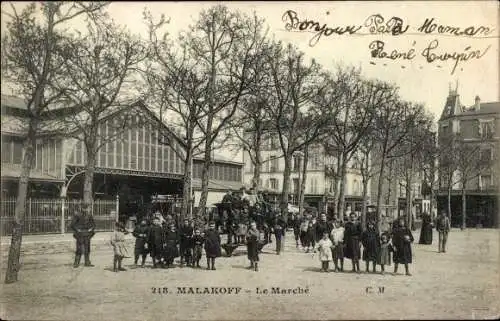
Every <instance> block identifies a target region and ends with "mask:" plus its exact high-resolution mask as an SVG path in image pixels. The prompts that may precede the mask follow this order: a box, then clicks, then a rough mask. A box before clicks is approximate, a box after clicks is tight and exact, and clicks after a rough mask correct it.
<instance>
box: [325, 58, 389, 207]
mask: <svg viewBox="0 0 500 321" xmlns="http://www.w3.org/2000/svg"><path fill="white" fill-rule="evenodd" d="M390 95H391V88H390V86H388V85H387V84H385V83H383V82H378V81H372V80H365V79H362V77H361V70H359V69H356V68H354V67H348V68H345V67H342V66H339V67H338V68H337V71H336V73H335V74H334V75H332V78H330V80H329V90H328V94H327V95H325V96H324V97H325V99H324V100H323V101H322V102H321V105H322V106H323V107H324V108H330V109H331V110H332V111H333V113H334V117H332V120H333V121H332V123H331V125H330V126H329V130H328V135H327V137H328V138H329V139H328V140H326V142H325V144H326V151H327V154H329V155H336V156H337V157H338V167H339V168H338V193H337V197H338V198H337V213H338V214H339V215H342V214H343V212H344V203H345V199H344V193H345V179H346V174H347V166H348V164H349V161H350V160H351V158H352V157H353V155H354V154H355V153H356V151H357V149H358V147H359V144H360V142H361V140H362V139H363V138H364V137H365V136H366V135H367V134H368V130H369V129H370V128H371V127H372V120H373V119H374V117H375V114H376V112H375V111H376V110H377V109H378V108H379V107H380V106H382V105H383V104H385V103H386V102H387V99H388V97H389V96H390ZM319 97H320V98H321V97H322V96H319Z"/></svg>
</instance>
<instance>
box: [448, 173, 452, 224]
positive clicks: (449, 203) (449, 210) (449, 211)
mask: <svg viewBox="0 0 500 321" xmlns="http://www.w3.org/2000/svg"><path fill="white" fill-rule="evenodd" d="M452 188H453V185H452V181H451V179H448V190H447V192H448V200H447V201H448V203H447V205H448V206H447V207H448V208H447V210H448V218H449V219H450V222H451V190H452Z"/></svg>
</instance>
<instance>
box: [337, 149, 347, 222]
mask: <svg viewBox="0 0 500 321" xmlns="http://www.w3.org/2000/svg"><path fill="white" fill-rule="evenodd" d="M341 159H342V164H341V166H340V173H339V194H338V200H337V211H338V213H339V215H341V218H342V220H343V218H344V211H345V181H346V174H347V157H346V155H345V153H344V154H342V156H341Z"/></svg>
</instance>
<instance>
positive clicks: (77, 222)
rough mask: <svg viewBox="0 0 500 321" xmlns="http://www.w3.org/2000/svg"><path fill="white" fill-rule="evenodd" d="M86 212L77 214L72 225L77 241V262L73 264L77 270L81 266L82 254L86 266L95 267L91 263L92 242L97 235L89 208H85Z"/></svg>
mask: <svg viewBox="0 0 500 321" xmlns="http://www.w3.org/2000/svg"><path fill="white" fill-rule="evenodd" d="M84 212H85V213H82V212H80V211H77V212H75V215H74V216H73V218H72V220H71V224H70V228H71V229H72V230H73V237H74V238H75V239H76V251H75V262H74V263H73V267H75V268H76V267H78V266H79V265H80V260H81V257H82V254H83V255H84V257H85V266H89V267H91V266H94V265H93V264H92V263H90V240H91V239H92V237H93V236H94V234H95V232H94V230H95V222H94V219H93V217H92V215H91V213H89V211H88V208H85V209H84Z"/></svg>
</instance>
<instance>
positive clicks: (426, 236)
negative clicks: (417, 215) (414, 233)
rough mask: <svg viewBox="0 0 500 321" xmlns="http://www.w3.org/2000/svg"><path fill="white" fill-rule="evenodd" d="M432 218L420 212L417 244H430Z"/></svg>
mask: <svg viewBox="0 0 500 321" xmlns="http://www.w3.org/2000/svg"><path fill="white" fill-rule="evenodd" d="M432 228H433V224H432V219H431V216H430V215H429V214H427V213H424V214H422V229H421V230H420V239H419V241H418V243H419V244H432Z"/></svg>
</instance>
